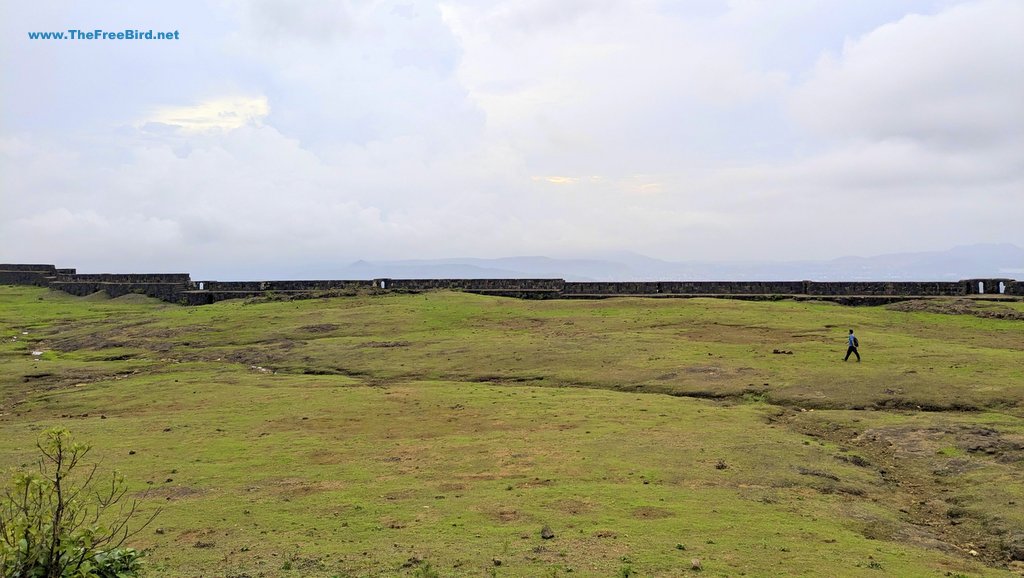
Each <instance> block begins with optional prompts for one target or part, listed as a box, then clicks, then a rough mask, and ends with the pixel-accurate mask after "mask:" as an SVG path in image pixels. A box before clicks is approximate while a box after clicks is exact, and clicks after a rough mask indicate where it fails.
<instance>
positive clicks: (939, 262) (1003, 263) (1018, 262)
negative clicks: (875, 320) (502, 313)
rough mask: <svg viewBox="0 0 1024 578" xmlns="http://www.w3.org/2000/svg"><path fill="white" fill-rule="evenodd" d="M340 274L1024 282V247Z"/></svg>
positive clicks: (492, 262) (391, 268) (628, 257)
mask: <svg viewBox="0 0 1024 578" xmlns="http://www.w3.org/2000/svg"><path fill="white" fill-rule="evenodd" d="M331 276H332V277H334V278H339V279H373V278H379V277H391V278H395V279H460V278H461V279H497V278H562V279H565V280H567V281H654V280H661V281H670V280H677V281H685V280H709V281H743V280H763V281H779V280H801V279H811V280H815V281H834V280H849V281H912V280H934V281H951V280H954V281H955V280H958V279H968V278H974V277H1007V278H1011V279H1022V280H1024V249H1021V248H1020V247H1017V246H1015V245H1010V244H981V245H968V246H960V247H954V248H952V249H949V250H947V251H929V252H923V253H893V254H888V255H877V256H874V257H841V258H838V259H832V260H828V261H775V262H770V261H756V262H755V261H750V262H725V263H713V262H699V261H690V262H672V261H663V260H660V259H652V258H650V257H645V256H643V255H638V254H635V253H616V254H612V255H607V256H602V257H600V258H593V259H553V258H550V257H505V258H500V259H474V258H465V259H458V258H455V259H423V260H408V261H374V262H369V261H356V262H355V263H352V264H350V265H348V266H346V267H342V268H341V269H340V270H339V271H336V272H332V274H331Z"/></svg>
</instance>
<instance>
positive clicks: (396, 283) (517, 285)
mask: <svg viewBox="0 0 1024 578" xmlns="http://www.w3.org/2000/svg"><path fill="white" fill-rule="evenodd" d="M373 284H374V286H375V287H377V288H378V289H391V290H395V291H429V290H432V289H458V290H464V291H480V292H487V291H561V290H562V287H563V285H565V281H563V280H561V279H374V280H373Z"/></svg>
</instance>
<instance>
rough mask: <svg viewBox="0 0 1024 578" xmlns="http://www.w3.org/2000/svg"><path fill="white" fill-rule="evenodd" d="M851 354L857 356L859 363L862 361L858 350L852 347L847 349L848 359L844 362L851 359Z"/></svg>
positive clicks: (844, 359) (845, 358)
mask: <svg viewBox="0 0 1024 578" xmlns="http://www.w3.org/2000/svg"><path fill="white" fill-rule="evenodd" d="M851 353H852V354H854V355H856V356H857V361H860V354H859V353H857V348H856V347H854V346H852V345H851V346H850V347H848V348H846V357H844V358H843V361H846V360H847V359H850V354H851Z"/></svg>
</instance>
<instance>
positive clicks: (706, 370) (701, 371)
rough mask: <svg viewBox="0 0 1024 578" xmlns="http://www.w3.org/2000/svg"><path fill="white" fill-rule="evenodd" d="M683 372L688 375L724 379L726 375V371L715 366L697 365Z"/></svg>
mask: <svg viewBox="0 0 1024 578" xmlns="http://www.w3.org/2000/svg"><path fill="white" fill-rule="evenodd" d="M683 371H684V372H686V373H690V374H696V375H701V376H704V377H722V376H724V374H725V370H724V369H722V368H721V367H716V366H713V365H695V366H691V367H686V368H684V369H683Z"/></svg>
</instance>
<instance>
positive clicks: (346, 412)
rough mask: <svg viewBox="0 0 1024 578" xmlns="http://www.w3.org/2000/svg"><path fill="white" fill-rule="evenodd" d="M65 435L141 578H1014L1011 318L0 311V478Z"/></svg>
mask: <svg viewBox="0 0 1024 578" xmlns="http://www.w3.org/2000/svg"><path fill="white" fill-rule="evenodd" d="M850 328H853V329H855V330H856V332H857V336H858V338H859V339H860V342H861V355H862V356H863V362H861V363H856V362H854V360H852V359H851V360H850V361H849V362H845V363H844V362H843V360H842V357H843V355H844V354H845V352H846V334H847V330H848V329H850ZM54 426H62V427H66V428H68V429H69V430H71V431H72V433H73V434H74V435H75V436H76V437H77V438H78V439H79V440H81V441H85V442H88V443H91V444H93V445H94V447H95V449H94V450H93V452H92V453H91V454H90V455H89V457H90V458H91V459H92V461H94V462H98V463H99V464H100V469H101V470H113V469H116V470H119V471H121V472H123V473H124V474H125V476H126V477H127V478H128V480H129V482H130V484H131V488H132V489H131V492H132V495H133V496H135V497H137V498H139V499H141V500H142V506H141V510H142V514H140V515H144V514H145V513H146V512H152V511H153V510H155V509H156V508H163V511H162V512H161V513H160V514H159V516H158V517H157V519H156V521H155V522H154V523H153V524H152V525H151V526H149V527H147V528H146V529H145V530H144V531H143V532H141V533H139V534H138V535H137V536H135V537H134V538H133V539H132V541H131V543H130V544H129V545H132V546H134V547H136V548H139V549H145V551H146V554H147V555H146V561H147V567H148V572H147V575H149V576H172V577H179V576H180V577H199V576H206V577H225V578H228V577H231V578H243V577H249V578H256V577H279V576H280V577H284V576H288V577H291V576H295V577H298V576H312V577H320V576H323V577H333V576H339V577H343V576H346V577H347V576H351V577H356V576H359V577H362V576H422V577H428V576H439V577H454V576H502V577H518V576H523V577H525V576H536V577H549V576H558V577H563V578H565V577H572V576H581V577H585V576H594V577H613V576H644V577H646V576H659V577H660V576H866V577H882V576H901V577H904V576H905V577H914V576H936V577H938V576H960V577H965V576H971V577H981V576H1017V575H1022V574H1024V303H1020V302H1000V301H978V302H970V301H955V302H952V301H951V302H929V303H904V304H899V305H894V306H887V307H856V308H854V307H844V306H839V305H835V304H827V303H812V302H799V303H798V302H792V301H777V302H743V301H729V300H713V299H640V298H620V299H607V300H594V301H583V300H558V301H555V300H553V301H524V300H514V299H506V298H497V297H484V296H478V295H471V294H463V293H452V292H436V293H424V294H381V295H360V296H352V297H333V298H317V299H306V300H295V301H274V300H248V301H243V300H235V301H225V302H221V303H217V304H214V305H209V306H203V307H181V306H177V305H170V304H165V303H161V302H158V301H155V300H150V299H148V298H143V297H139V296H127V297H122V298H118V299H103V298H101V297H100V296H92V297H86V298H78V297H72V296H69V295H65V294H62V293H56V292H51V291H48V290H45V289H39V288H34V287H11V286H6V287H0V471H6V470H8V469H14V468H19V467H31V466H32V464H33V462H34V461H35V459H36V450H35V442H36V440H37V439H38V437H39V436H40V434H41V433H42V432H43V431H44V430H46V429H47V428H51V427H54ZM542 530H544V531H543V532H542ZM552 534H553V536H552Z"/></svg>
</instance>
